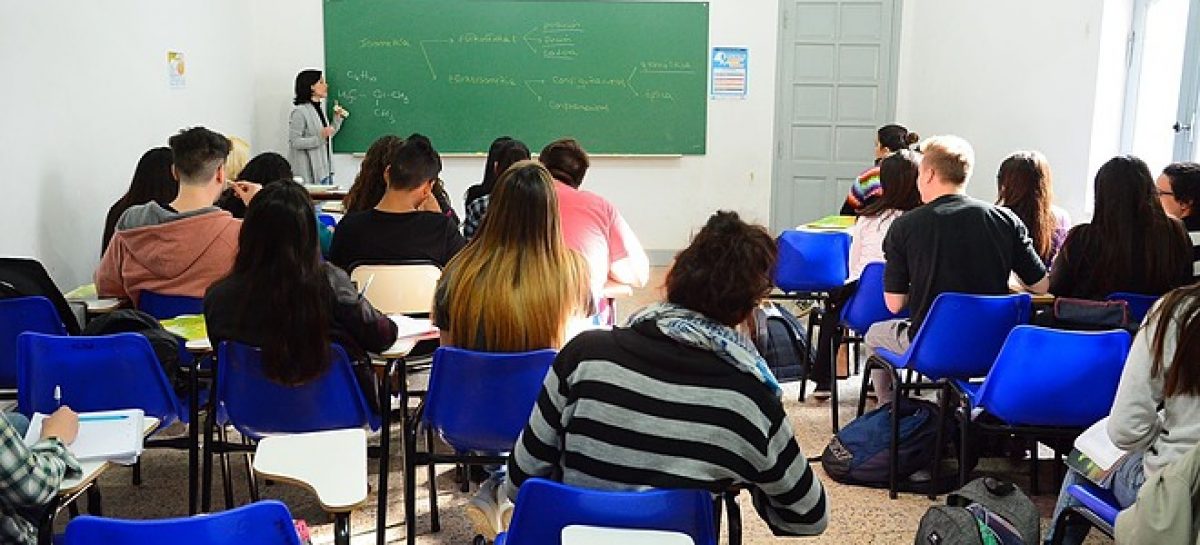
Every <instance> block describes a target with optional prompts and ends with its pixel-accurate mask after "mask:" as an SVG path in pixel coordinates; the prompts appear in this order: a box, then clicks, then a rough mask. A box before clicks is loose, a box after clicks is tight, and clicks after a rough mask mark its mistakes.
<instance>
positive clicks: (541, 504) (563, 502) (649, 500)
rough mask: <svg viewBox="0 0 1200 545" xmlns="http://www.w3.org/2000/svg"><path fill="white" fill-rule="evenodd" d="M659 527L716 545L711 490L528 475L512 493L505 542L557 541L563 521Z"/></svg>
mask: <svg viewBox="0 0 1200 545" xmlns="http://www.w3.org/2000/svg"><path fill="white" fill-rule="evenodd" d="M573 525H587V526H597V527H602V528H624V529H639V530H660V531H665V532H673V533H680V534H685V535H687V536H688V537H690V538H691V540H692V541H693V542H694V543H696V545H716V543H717V535H716V524H715V522H714V519H713V499H712V494H710V493H708V492H706V491H704V490H648V491H645V492H615V491H605V490H591V489H586V488H579V487H575V486H569V485H565V484H562V483H556V482H552V481H547V480H545V479H529V480H528V481H525V483H524V484H522V485H521V491H520V492H518V493H517V503H516V506H515V508H514V511H513V518H512V524H511V525H510V526H509V530H508V535H507V536H506V539H507V541H506V542H505V543H506V545H534V544H536V545H559V544H561V543H562V538H561V536H562V530H563V528H566V527H567V526H573Z"/></svg>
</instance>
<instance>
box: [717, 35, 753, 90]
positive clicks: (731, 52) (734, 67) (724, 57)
mask: <svg viewBox="0 0 1200 545" xmlns="http://www.w3.org/2000/svg"><path fill="white" fill-rule="evenodd" d="M711 58H712V86H711V88H712V97H713V98H729V99H743V100H744V99H745V98H746V92H747V89H746V82H747V76H748V75H749V69H748V67H747V64H748V62H749V60H750V50H749V49H747V48H745V47H714V48H713V49H712V57H711Z"/></svg>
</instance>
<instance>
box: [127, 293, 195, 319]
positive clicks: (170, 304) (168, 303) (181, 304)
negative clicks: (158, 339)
mask: <svg viewBox="0 0 1200 545" xmlns="http://www.w3.org/2000/svg"><path fill="white" fill-rule="evenodd" d="M138 310H140V311H142V312H145V313H146V314H149V315H151V316H153V317H155V318H157V319H159V320H168V319H171V318H174V317H176V316H179V315H182V314H204V299H202V298H200V297H188V296H186V295H163V294H161V293H154V292H152V291H143V292H142V293H141V295H139V296H138Z"/></svg>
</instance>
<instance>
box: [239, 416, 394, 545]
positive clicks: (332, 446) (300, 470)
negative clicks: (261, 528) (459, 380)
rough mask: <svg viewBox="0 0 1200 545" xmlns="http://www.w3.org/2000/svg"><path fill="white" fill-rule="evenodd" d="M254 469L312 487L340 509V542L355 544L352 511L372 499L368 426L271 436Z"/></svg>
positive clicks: (328, 506)
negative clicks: (368, 493)
mask: <svg viewBox="0 0 1200 545" xmlns="http://www.w3.org/2000/svg"><path fill="white" fill-rule="evenodd" d="M384 433H385V434H386V433H387V432H386V431H385V432H384ZM254 472H255V473H257V474H259V475H261V476H263V477H266V478H268V479H276V480H279V481H283V482H288V483H292V484H296V485H299V486H303V487H305V488H308V489H309V490H312V491H313V492H314V493H316V495H317V500H318V501H319V502H321V508H322V509H324V510H325V511H327V512H329V513H333V514H334V543H336V544H337V545H349V544H350V512H351V511H353V510H355V509H357V508H358V507H360V506H362V505H363V504H365V503H367V432H366V431H364V430H362V429H346V430H328V431H319V432H312V433H297V434H292V435H281V436H276V437H265V438H263V439H262V440H261V441H259V442H258V448H257V449H255V451H254Z"/></svg>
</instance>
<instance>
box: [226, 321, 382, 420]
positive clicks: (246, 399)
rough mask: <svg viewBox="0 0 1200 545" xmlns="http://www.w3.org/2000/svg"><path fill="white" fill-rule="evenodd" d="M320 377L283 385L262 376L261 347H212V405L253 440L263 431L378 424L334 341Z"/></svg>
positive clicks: (345, 359) (376, 416) (341, 351)
mask: <svg viewBox="0 0 1200 545" xmlns="http://www.w3.org/2000/svg"><path fill="white" fill-rule="evenodd" d="M329 357H330V360H331V361H330V365H329V370H327V371H326V372H325V373H324V374H322V375H321V376H319V377H317V378H315V379H313V380H310V381H308V382H306V383H304V384H301V385H299V386H285V385H283V384H279V383H277V382H274V381H272V380H270V379H268V378H267V377H266V375H264V374H263V362H262V350H260V349H258V348H255V347H252V346H247V345H245V344H242V343H237V342H232V341H225V342H222V343H221V345H220V346H219V347H218V348H217V403H218V404H219V408H220V412H221V415H222V421H227V422H230V423H232V424H233V426H234V427H235V428H237V430H238V432H240V433H242V434H243V435H246V436H249V437H251V438H254V439H258V438H260V437H264V436H268V435H281V434H289V433H302V432H309V431H324V430H333V429H343V428H361V427H365V426H370V428H371V429H378V428H379V417H378V415H376V414H375V412H374V411H372V410H371V408H370V405H369V404H368V403H367V400H366V398H365V397H364V395H363V392H362V388H361V387H360V386H359V385H358V380H357V379H356V378H355V375H354V370H353V369H352V368H351V367H350V358H349V357H348V356H346V351H345V350H343V349H342V347H341V346H338V345H336V344H334V345H331V346H330V349H329Z"/></svg>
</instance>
